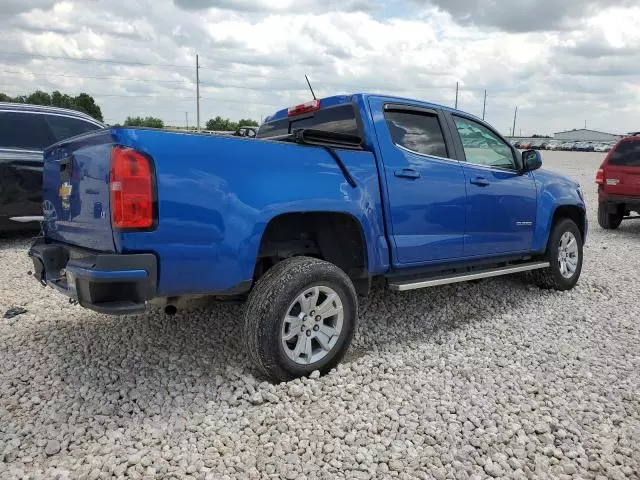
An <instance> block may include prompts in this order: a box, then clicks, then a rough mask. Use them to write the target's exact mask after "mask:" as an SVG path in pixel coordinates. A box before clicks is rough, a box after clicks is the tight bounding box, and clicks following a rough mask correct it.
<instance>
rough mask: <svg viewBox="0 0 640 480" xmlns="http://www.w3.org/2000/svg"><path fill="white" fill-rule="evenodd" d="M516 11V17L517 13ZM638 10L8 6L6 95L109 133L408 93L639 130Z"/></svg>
mask: <svg viewBox="0 0 640 480" xmlns="http://www.w3.org/2000/svg"><path fill="white" fill-rule="evenodd" d="M516 3H517V5H516ZM639 25H640V4H639V3H638V2H637V0H519V1H518V2H514V1H512V0H492V1H489V0H404V1H399V0H389V1H382V0H279V1H274V0H109V1H103V0H84V1H55V0H4V1H3V7H2V9H1V11H0V29H1V31H2V34H3V35H2V39H1V40H0V92H4V93H7V94H9V95H12V96H14V95H19V94H25V93H30V92H31V91H33V90H35V89H42V90H45V91H53V90H60V91H61V92H63V93H68V94H71V95H77V94H78V93H80V92H86V93H89V94H90V95H93V96H94V97H95V98H96V100H97V102H98V104H99V105H100V106H101V108H102V111H103V115H104V117H105V121H106V122H108V123H117V122H123V121H124V119H125V118H126V117H127V116H136V115H143V116H146V115H152V116H157V117H160V118H162V119H163V120H164V122H165V124H169V125H185V123H186V122H187V121H188V123H189V125H194V124H195V122H196V68H195V63H196V62H195V58H196V54H197V55H198V56H199V63H200V66H201V68H200V70H199V76H200V84H201V85H200V96H201V100H200V122H201V124H202V125H204V123H205V122H206V120H207V119H209V118H212V117H215V116H216V115H220V116H222V117H229V118H231V119H233V120H238V119H240V118H254V119H256V120H258V121H259V120H260V119H261V118H262V117H266V116H267V115H269V114H271V113H273V112H274V111H276V110H278V109H280V108H284V107H288V106H290V105H295V104H298V103H302V102H305V101H308V100H310V99H311V94H310V92H309V90H308V87H307V84H306V81H305V79H304V75H305V74H306V75H308V76H309V78H310V80H311V83H312V85H313V88H314V90H315V92H316V95H317V96H318V97H323V96H330V95H336V94H347V93H355V92H371V93H385V94H391V95H398V96H404V97H410V98H417V99H420V100H425V101H430V102H434V103H440V104H443V105H447V106H453V105H454V103H455V90H456V82H458V83H459V98H458V108H460V109H461V110H464V111H467V112H470V113H473V114H476V115H478V116H482V111H483V97H484V91H485V90H486V91H487V106H486V116H485V118H486V120H487V121H488V122H489V123H491V124H493V125H494V126H495V127H496V128H497V129H498V130H499V131H501V132H502V133H503V134H506V135H508V134H510V133H511V132H510V130H511V126H512V122H513V114H514V109H515V107H516V106H517V107H518V119H517V125H516V135H520V134H522V135H532V134H534V133H539V134H552V133H553V132H558V131H563V130H570V129H573V128H584V126H585V123H586V125H587V128H590V129H594V130H600V131H605V132H611V133H626V132H630V131H637V130H640V28H638V26H639Z"/></svg>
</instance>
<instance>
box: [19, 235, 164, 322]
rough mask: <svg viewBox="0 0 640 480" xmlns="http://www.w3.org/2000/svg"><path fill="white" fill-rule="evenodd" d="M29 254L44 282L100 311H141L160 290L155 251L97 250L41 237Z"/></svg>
mask: <svg viewBox="0 0 640 480" xmlns="http://www.w3.org/2000/svg"><path fill="white" fill-rule="evenodd" d="M29 256H30V257H31V259H32V261H33V268H34V276H35V277H36V278H37V279H38V280H39V281H40V283H42V284H44V285H49V286H51V287H53V288H55V289H57V290H59V291H60V292H62V293H63V294H65V295H67V296H68V297H69V298H70V299H72V300H76V301H77V302H78V303H79V304H80V305H82V306H83V307H86V308H89V309H91V310H95V311H97V312H101V313H109V314H113V315H123V314H130V313H139V312H142V311H144V310H145V308H146V302H147V301H148V300H151V299H152V298H153V297H154V296H155V294H156V285H157V277H158V269H157V260H156V257H155V255H153V254H151V253H143V254H97V253H94V252H91V251H86V250H82V249H76V248H73V247H69V246H67V245H61V244H46V243H44V242H43V241H42V240H39V241H38V242H37V243H35V244H34V245H33V246H32V247H31V249H30V250H29Z"/></svg>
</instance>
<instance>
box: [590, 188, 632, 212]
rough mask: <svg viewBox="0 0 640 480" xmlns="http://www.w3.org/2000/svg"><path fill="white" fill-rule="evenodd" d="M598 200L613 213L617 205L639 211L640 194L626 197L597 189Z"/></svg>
mask: <svg viewBox="0 0 640 480" xmlns="http://www.w3.org/2000/svg"><path fill="white" fill-rule="evenodd" d="M598 201H599V202H600V203H602V204H604V205H605V206H606V207H607V208H609V210H610V211H611V213H615V212H616V211H617V210H618V206H619V205H625V206H626V208H628V209H629V210H634V211H640V196H638V197H628V196H620V195H611V194H608V193H606V192H604V191H602V190H599V191H598Z"/></svg>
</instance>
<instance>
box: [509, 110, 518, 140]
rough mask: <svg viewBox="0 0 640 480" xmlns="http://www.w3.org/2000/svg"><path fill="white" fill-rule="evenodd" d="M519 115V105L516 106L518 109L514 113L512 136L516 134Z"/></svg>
mask: <svg viewBox="0 0 640 480" xmlns="http://www.w3.org/2000/svg"><path fill="white" fill-rule="evenodd" d="M517 116H518V107H516V111H515V112H514V114H513V129H512V130H511V136H512V137H515V136H516V117H517Z"/></svg>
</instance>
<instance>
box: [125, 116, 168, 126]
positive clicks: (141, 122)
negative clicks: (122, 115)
mask: <svg viewBox="0 0 640 480" xmlns="http://www.w3.org/2000/svg"><path fill="white" fill-rule="evenodd" d="M124 125H125V126H127V127H151V128H164V122H163V121H162V120H161V119H159V118H156V117H144V118H142V117H127V119H126V120H125V121H124Z"/></svg>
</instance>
